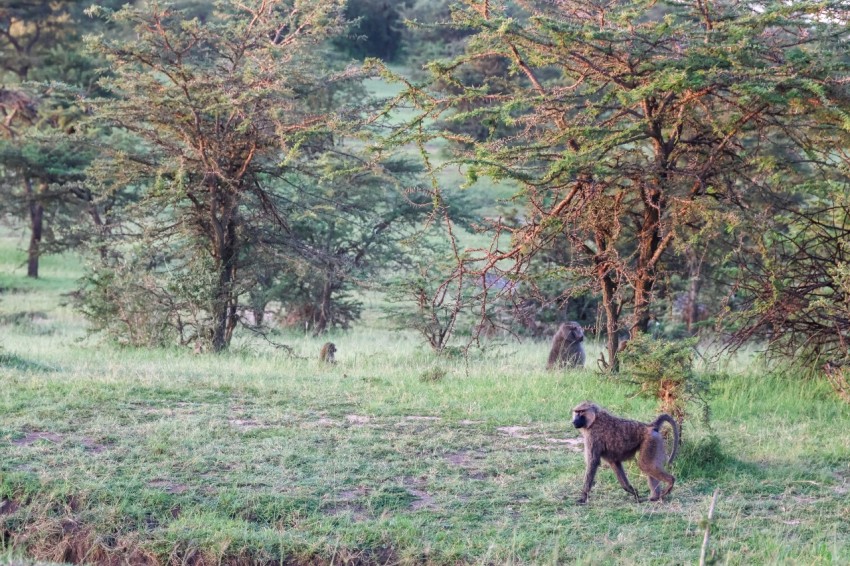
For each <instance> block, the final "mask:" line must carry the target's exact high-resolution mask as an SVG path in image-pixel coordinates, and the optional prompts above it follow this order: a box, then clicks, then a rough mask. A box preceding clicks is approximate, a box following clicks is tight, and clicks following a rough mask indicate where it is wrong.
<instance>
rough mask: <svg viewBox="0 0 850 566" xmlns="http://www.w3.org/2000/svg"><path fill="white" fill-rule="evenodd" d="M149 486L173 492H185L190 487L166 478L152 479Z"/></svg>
mask: <svg viewBox="0 0 850 566" xmlns="http://www.w3.org/2000/svg"><path fill="white" fill-rule="evenodd" d="M148 487H155V488H157V489H162V490H164V491H165V492H166V493H172V494H180V493H185V492H186V491H188V489H189V486H187V485H185V484H182V483H176V482H172V481H169V480H164V479H156V480H151V481H149V482H148Z"/></svg>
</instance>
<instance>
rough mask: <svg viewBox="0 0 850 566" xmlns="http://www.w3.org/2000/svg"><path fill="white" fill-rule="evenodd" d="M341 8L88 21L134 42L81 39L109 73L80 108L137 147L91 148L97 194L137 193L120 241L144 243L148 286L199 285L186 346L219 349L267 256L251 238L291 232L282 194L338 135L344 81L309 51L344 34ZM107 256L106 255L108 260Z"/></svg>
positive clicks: (304, 4)
mask: <svg viewBox="0 0 850 566" xmlns="http://www.w3.org/2000/svg"><path fill="white" fill-rule="evenodd" d="M342 8H343V3H342V2H341V1H334V2H324V1H323V2H320V1H301V0H259V1H256V2H251V3H242V2H236V1H233V2H221V3H219V4H218V5H217V9H216V10H215V11H213V12H212V13H210V14H209V15H208V16H207V17H206V18H205V19H204V20H203V21H200V20H198V19H191V20H187V19H186V18H184V15H183V13H182V12H181V11H179V10H174V9H171V8H170V7H168V6H167V5H162V4H158V3H152V4H149V5H146V6H145V7H133V6H131V5H127V6H125V7H124V8H122V9H121V10H118V11H116V12H111V11H108V10H105V9H102V8H96V9H94V10H93V13H94V14H96V15H99V16H102V17H103V18H105V19H106V20H107V21H110V22H114V23H116V24H120V25H125V24H126V25H130V26H132V27H133V29H134V31H135V34H136V37H134V38H133V39H132V40H122V39H108V38H104V37H102V36H95V37H90V38H89V41H90V45H91V47H92V49H94V50H95V52H96V53H98V54H100V55H101V56H103V57H104V58H106V59H107V60H108V62H109V63H110V66H111V70H112V72H113V73H114V74H113V75H112V76H110V77H107V78H104V79H102V80H101V82H100V84H101V86H102V87H103V88H104V89H105V90H106V91H107V92H109V93H110V95H111V98H102V99H98V100H93V101H92V104H93V106H94V109H95V114H96V118H97V120H98V121H99V123H100V124H103V125H105V126H109V127H112V128H116V129H120V130H124V131H126V132H129V133H131V134H132V135H133V136H135V137H136V138H137V140H138V142H137V144H136V149H135V151H132V152H114V151H109V148H103V150H104V159H103V160H102V161H101V162H100V163H99V164H98V167H97V168H96V169H95V171H97V173H98V181H99V183H100V192H101V193H108V192H110V191H112V190H115V188H121V187H126V186H127V185H134V186H136V187H138V190H139V192H140V194H141V200H140V201H139V202H138V204H135V205H133V206H132V207H129V208H127V209H125V210H124V215H125V217H124V222H125V225H126V229H125V230H124V231H123V233H122V234H121V235H120V237H122V238H125V239H128V240H140V239H142V238H144V239H145V240H146V241H147V242H149V243H150V245H151V246H152V247H153V249H155V250H156V251H157V253H158V254H160V258H159V260H158V261H154V262H152V263H151V264H149V266H150V268H151V269H154V270H156V271H157V272H158V274H159V275H160V276H164V275H167V274H174V273H185V274H187V275H188V274H191V273H194V274H195V276H194V278H195V279H197V280H199V281H203V282H205V283H204V285H206V283H207V282H208V283H209V286H208V287H205V289H206V291H205V292H204V296H202V297H198V296H194V298H193V300H190V301H189V302H190V303H191V304H192V305H193V306H192V308H191V309H190V310H191V312H192V316H195V317H196V319H197V328H195V333H196V334H197V335H198V336H199V337H202V338H204V339H208V340H209V342H210V345H211V348H212V350H214V351H220V350H223V349H224V348H226V347H227V346H228V344H229V343H230V339H231V337H232V334H233V331H234V328H235V326H236V324H237V322H238V311H237V309H238V297H239V295H240V294H242V293H244V292H246V286H245V285H246V283H247V282H248V281H249V280H250V277H247V278H246V277H245V276H244V274H249V273H250V272H251V269H250V268H251V266H252V265H253V264H256V263H264V262H267V261H268V259H267V258H263V257H259V256H258V255H257V254H256V252H258V251H260V250H262V251H266V250H267V249H268V248H258V247H257V244H258V243H260V242H261V241H262V239H261V238H260V237H259V236H258V235H257V234H258V232H259V231H261V229H262V230H263V231H264V233H265V234H274V233H275V232H276V233H278V234H280V233H286V232H287V231H289V230H290V229H291V228H290V226H289V223H288V219H287V218H286V215H285V214H284V213H283V212H282V209H281V201H282V200H285V194H284V193H285V191H286V188H287V187H289V186H291V185H292V184H295V185H298V184H300V183H301V182H302V181H303V180H305V179H309V178H311V177H315V176H316V175H317V174H318V171H317V170H316V169H317V156H318V155H321V154H322V152H324V151H326V150H327V149H329V148H331V147H332V145H333V143H334V141H335V138H336V136H337V135H339V132H340V125H341V123H342V119H343V114H344V108H339V109H338V110H337V111H336V112H331V111H329V110H328V108H329V107H331V106H333V105H334V104H335V101H336V99H335V92H338V90H339V88H338V87H339V85H340V84H341V83H343V82H345V81H347V80H349V79H351V78H352V77H354V76H355V73H348V74H346V73H342V74H336V73H334V72H333V71H332V70H331V69H329V68H328V67H327V66H326V64H325V62H324V60H323V58H322V47H323V45H324V42H325V41H326V40H327V39H328V38H329V37H331V36H333V35H334V34H336V33H338V32H339V31H340V30H341V29H342V28H343V24H344V22H343V18H342ZM282 191H283V193H282ZM111 236H112V237H113V238H118V237H119V236H118V235H117V234H112V235H111ZM117 244H118V241H116V240H115V239H113V240H112V242H111V243H107V244H105V245H107V246H108V247H111V248H112V249H115V250H116V251H120V246H118V245H117ZM193 270H199V271H193ZM155 275H156V273H155ZM190 278H191V277H190ZM163 287H164V286H163ZM190 295H192V293H191V292H190V293H188V295H186V296H184V297H183V299H186V300H189V299H190V298H191V297H190ZM184 302H185V301H184V300H175V301H173V303H174V304H175V305H182V304H184ZM186 314H187V313H186V312H177V313H175V316H174V317H172V318H173V319H174V320H176V319H180V320H184V319H185V318H186Z"/></svg>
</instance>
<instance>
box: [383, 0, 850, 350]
mask: <svg viewBox="0 0 850 566" xmlns="http://www.w3.org/2000/svg"><path fill="white" fill-rule="evenodd" d="M506 4H508V3H502V2H496V1H487V0H484V1H480V0H468V1H466V2H464V3H463V6H462V7H459V8H458V9H456V10H455V11H454V12H453V23H454V25H455V26H457V27H459V28H464V29H472V30H474V31H475V34H474V35H473V36H472V37H471V39H470V41H469V43H468V46H467V50H466V53H465V54H464V55H463V56H461V57H459V58H457V59H455V60H452V61H432V62H431V64H430V68H431V71H432V74H433V77H434V79H435V83H436V84H439V85H441V86H442V85H451V86H452V87H454V89H455V90H454V94H449V95H445V94H443V93H442V92H435V91H434V90H431V89H429V88H428V86H427V85H426V86H425V87H420V86H418V85H413V84H410V83H408V86H409V88H408V90H407V91H406V92H405V93H404V94H403V95H402V96H400V97H399V98H398V100H399V101H401V100H404V101H412V102H413V103H414V104H416V105H417V106H418V107H419V108H420V109H422V113H421V114H420V115H418V116H417V117H415V118H414V119H413V120H412V121H410V122H409V123H408V124H406V125H405V128H404V129H403V130H401V131H400V132H399V133H397V134H396V136H395V137H394V138H392V140H391V141H392V142H395V143H407V142H409V141H410V140H411V139H412V140H415V141H417V142H418V143H420V144H422V143H424V142H426V141H428V140H430V139H432V138H434V137H444V138H447V139H449V140H451V141H452V142H453V143H454V146H453V152H454V158H453V160H452V161H451V162H450V163H449V164H448V165H453V164H457V163H460V164H462V165H464V166H465V167H466V170H467V172H468V175H469V177H470V179H471V180H475V179H476V178H477V177H478V176H481V175H486V176H489V177H491V178H493V179H496V180H506V179H507V180H512V181H513V182H515V183H517V185H518V186H519V192H518V193H517V201H518V202H521V203H522V204H523V205H524V209H525V210H524V213H525V217H524V219H523V221H522V222H521V223H519V224H515V225H507V224H505V223H503V222H501V221H499V220H496V221H494V222H493V224H492V227H491V228H492V230H493V231H494V232H495V234H496V239H494V245H493V246H491V247H490V248H489V249H484V250H477V251H476V250H471V251H470V253H469V254H467V255H466V256H464V260H465V261H464V263H463V265H461V266H459V268H458V271H457V273H458V274H459V273H462V272H464V271H465V272H467V273H468V272H470V271H471V272H473V273H481V272H486V271H490V270H495V271H499V272H505V273H506V274H507V275H509V276H513V277H516V278H520V277H522V275H523V273H524V272H525V269H526V267H527V265H528V263H529V261H530V260H531V258H533V257H534V256H535V255H536V254H537V252H538V251H539V250H541V249H546V248H551V247H564V248H569V249H570V254H569V257H571V261H572V263H571V264H569V265H567V266H564V267H563V268H561V270H560V273H562V276H563V285H564V287H566V288H568V291H566V293H565V294H566V295H569V293H570V292H584V291H585V290H587V289H590V290H592V291H593V292H595V293H599V294H601V297H602V306H603V309H604V312H605V317H604V318H605V325H606V329H607V336H608V348H607V349H608V361H607V362H606V360H605V359H603V360H602V362H603V363H604V364H606V365H607V364H611V363H612V362H613V360H614V359H615V356H616V352H617V348H618V338H617V331H618V330H619V329H620V327H621V325H622V324H623V323H626V327H627V328H629V329H630V330H631V332H632V333H636V332H640V331H642V330H646V328H647V325H648V323H649V321H650V320H651V316H652V314H653V313H652V309H651V306H652V304H653V301H654V300H655V292H656V290H657V282H658V281H659V277H660V274H661V273H663V272H664V270H665V258H666V257H668V256H670V255H671V254H672V253H674V252H676V251H677V247H676V246H677V245H679V248H678V250H679V251H685V250H686V248H687V246H686V245H685V244H686V243H687V242H688V241H689V239H690V238H691V237H692V236H693V235H694V234H697V233H698V234H700V236H701V238H702V240H703V241H705V239H706V238H708V239H709V240H710V239H711V238H712V236H713V235H716V234H718V233H720V232H722V231H723V230H727V229H731V228H732V227H734V226H736V225H737V223H738V218H739V217H741V216H746V215H747V214H749V213H750V212H751V211H752V210H753V207H754V205H757V204H759V205H760V204H761V203H764V202H769V201H770V200H771V199H772V198H774V196H773V195H775V194H777V193H778V194H782V192H783V188H784V187H783V179H784V178H786V179H787V178H788V175H789V174H790V173H795V174H796V173H800V172H804V171H816V170H823V169H829V168H830V167H831V166H832V165H831V160H830V159H829V156H828V151H829V146H828V143H826V142H825V140H826V139H827V138H828V136H825V135H824V132H825V131H829V130H838V129H840V128H841V127H842V124H843V118H842V116H843V115H844V114H843V113H842V108H841V104H842V99H843V97H844V95H845V91H846V86H845V82H844V77H846V76H847V67H846V61H842V60H841V59H840V58H839V57H840V56H832V54H840V53H843V52H846V39H847V31H846V27H845V26H844V25H843V24H842V23H841V22H843V21H846V20H847V18H846V15H847V12H846V10H847V3H846V2H825V3H817V4H813V3H809V2H796V1H791V2H789V1H781V2H778V1H777V2H771V1H768V2H760V3H758V4H757V5H755V4H752V3H750V2H743V1H740V2H739V1H732V2H723V3H709V2H704V1H702V0H693V1H689V0H681V1H675V2H665V3H658V2H654V1H652V2H649V1H647V2H642V1H637V2H587V1H585V0H563V1H560V2H548V1H544V0H518V1H516V2H512V3H510V4H511V9H512V10H513V11H512V15H510V16H509V15H508V12H507V11H506V7H505V5H506ZM517 7H519V10H517V9H516V8H517ZM827 43H829V44H830V45H829V46H828V48H827V47H826V44H827ZM494 57H497V58H501V59H503V60H504V61H505V62H507V64H508V65H509V77H510V78H511V80H510V82H509V83H507V84H501V85H500V90H499V92H491V91H490V90H489V89H488V87H487V84H486V83H481V84H477V83H471V82H468V81H465V80H464V78H463V77H464V69H465V68H466V67H467V66H469V65H473V64H475V63H476V61H479V60H481V59H484V58H488V59H489V58H494ZM434 116H449V117H451V118H452V119H454V120H456V121H459V122H462V121H465V120H470V119H475V120H477V121H478V122H479V123H481V122H484V123H492V124H494V126H493V127H492V128H491V132H493V134H492V135H491V136H490V137H489V138H487V139H484V140H480V139H476V138H475V137H474V136H472V135H463V134H462V133H460V134H459V133H453V132H451V131H439V130H434V129H430V130H429V129H427V128H425V127H424V126H423V125H424V124H425V118H426V117H428V118H430V117H434ZM500 125H501V126H502V127H499V126H500ZM504 131H509V132H511V133H510V135H502V134H500V132H504ZM506 236H510V237H506ZM476 252H477V253H476ZM532 283H533V282H532Z"/></svg>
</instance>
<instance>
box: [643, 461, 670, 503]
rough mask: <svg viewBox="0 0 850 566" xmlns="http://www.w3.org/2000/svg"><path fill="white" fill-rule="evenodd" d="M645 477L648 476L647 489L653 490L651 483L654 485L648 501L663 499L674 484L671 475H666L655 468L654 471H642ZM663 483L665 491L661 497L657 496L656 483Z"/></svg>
mask: <svg viewBox="0 0 850 566" xmlns="http://www.w3.org/2000/svg"><path fill="white" fill-rule="evenodd" d="M644 473H646V475H647V476H649V487H650V489H652V488H653V485H652V484H653V482H654V483H655V489H654V490H653V492H652V496H651V497H650V498H649V500H650V501H658V500H659V499H661V498H662V497H665V496H666V495H667V494H668V493H670V491H671V490H672V489H673V484H674V483H676V478H674V477H673V476H672V475H670V474H668V473H667V472H665V471H664V470H662V469H661V468H656V469H654V470H644ZM659 481H663V482H664V483H666V484H667V489H665V490H664V492H663V493H662V494H661V495H658V482H659Z"/></svg>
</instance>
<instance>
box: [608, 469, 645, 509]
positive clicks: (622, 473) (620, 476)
mask: <svg viewBox="0 0 850 566" xmlns="http://www.w3.org/2000/svg"><path fill="white" fill-rule="evenodd" d="M609 464H610V465H611V468H613V469H614V473H615V474H617V481H619V482H620V485H621V486H623V489H625V490H626V492H628V493H631V494H632V495H634V496H635V499H636V500H638V501H640V496H638V492H637V490H636V489H635V488H634V487H632V484H630V483H629V478H628V477H626V470H624V469H623V463H622V462H609Z"/></svg>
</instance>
